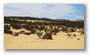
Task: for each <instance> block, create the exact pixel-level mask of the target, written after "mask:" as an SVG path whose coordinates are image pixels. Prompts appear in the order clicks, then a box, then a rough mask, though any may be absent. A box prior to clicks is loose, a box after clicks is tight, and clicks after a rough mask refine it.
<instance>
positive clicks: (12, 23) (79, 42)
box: [4, 17, 84, 49]
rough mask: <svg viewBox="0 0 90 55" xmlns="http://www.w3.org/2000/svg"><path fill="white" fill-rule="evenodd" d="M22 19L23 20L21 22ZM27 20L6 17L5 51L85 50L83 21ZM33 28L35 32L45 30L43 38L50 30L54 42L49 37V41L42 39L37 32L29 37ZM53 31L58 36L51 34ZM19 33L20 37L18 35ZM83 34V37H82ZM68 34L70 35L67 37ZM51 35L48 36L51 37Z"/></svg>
mask: <svg viewBox="0 0 90 55" xmlns="http://www.w3.org/2000/svg"><path fill="white" fill-rule="evenodd" d="M20 18H22V19H23V20H20ZM27 18H29V17H27ZM27 18H25V17H18V19H16V18H15V17H14V18H12V17H11V18H10V17H5V19H4V21H5V22H4V48H5V49H84V25H83V24H84V22H83V21H80V22H77V21H74V22H73V21H67V20H65V21H61V20H60V21H58V20H50V19H42V20H41V19H40V20H39V19H37V18H33V17H30V19H31V20H28V19H27ZM26 19H27V20H26ZM32 19H33V20H32ZM42 23H43V24H42ZM18 24H19V25H18ZM36 24H37V25H36ZM56 24H58V25H59V24H61V25H59V26H58V25H57V26H56ZM62 24H63V25H64V26H63V25H62ZM25 25H26V26H25ZM35 25H36V26H35ZM42 25H44V28H42V27H43V26H42ZM50 25H51V26H50ZM68 25H69V26H68ZM32 26H33V28H36V29H35V30H39V31H40V30H41V29H43V31H42V32H43V34H42V36H41V37H43V36H44V35H45V33H48V32H47V31H48V29H49V31H50V33H49V35H52V38H51V39H52V40H51V39H48V38H47V37H46V38H47V39H42V38H40V37H39V36H38V35H37V31H36V33H35V34H30V35H27V34H29V33H31V31H32V30H33V28H32ZM45 26H46V27H45ZM77 27H78V28H77ZM81 27H82V28H81ZM38 28H39V29H38ZM63 28H64V29H63ZM80 28H81V31H80ZM45 29H46V31H45ZM67 30H68V31H67ZM75 30H76V31H75ZM21 31H25V32H26V33H27V34H25V33H23V34H21V33H20V32H21ZM51 31H53V32H56V34H57V35H53V34H52V33H53V32H52V33H51ZM58 31H59V32H58ZM66 32H68V33H66ZM17 33H18V34H19V35H17ZM81 33H82V34H83V35H81ZM39 34H40V33H39ZM67 34H69V35H68V36H67ZM74 34H75V35H74ZM49 35H47V36H48V37H49ZM73 35H74V36H73Z"/></svg>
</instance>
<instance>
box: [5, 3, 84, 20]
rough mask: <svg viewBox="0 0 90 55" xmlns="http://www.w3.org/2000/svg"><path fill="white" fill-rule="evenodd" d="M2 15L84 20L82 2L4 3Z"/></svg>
mask: <svg viewBox="0 0 90 55" xmlns="http://www.w3.org/2000/svg"><path fill="white" fill-rule="evenodd" d="M4 16H30V17H38V18H51V19H68V20H76V19H78V20H84V4H39V3H38V4H35V3H32V4H23V3H20V4H5V5H4Z"/></svg>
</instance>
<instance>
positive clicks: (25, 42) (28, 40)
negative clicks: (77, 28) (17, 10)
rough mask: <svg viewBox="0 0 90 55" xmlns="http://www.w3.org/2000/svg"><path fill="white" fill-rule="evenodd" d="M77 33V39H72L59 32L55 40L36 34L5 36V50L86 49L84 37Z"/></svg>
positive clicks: (54, 37)
mask: <svg viewBox="0 0 90 55" xmlns="http://www.w3.org/2000/svg"><path fill="white" fill-rule="evenodd" d="M23 30H24V29H23ZM14 31H15V30H14ZM16 31H17V32H18V31H20V30H16ZM16 31H15V32H16ZM75 33H76V34H77V37H73V39H71V38H68V37H67V36H66V33H64V32H59V33H57V35H53V36H52V38H53V40H47V39H40V38H38V36H37V35H36V34H31V35H24V34H19V36H12V35H10V34H4V48H5V49H84V35H83V36H80V34H79V33H78V32H75ZM72 34H73V33H72ZM77 38H80V40H77Z"/></svg>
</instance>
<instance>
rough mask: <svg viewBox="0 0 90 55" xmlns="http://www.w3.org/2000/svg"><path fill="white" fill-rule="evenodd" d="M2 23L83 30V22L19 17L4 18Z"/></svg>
mask: <svg viewBox="0 0 90 55" xmlns="http://www.w3.org/2000/svg"><path fill="white" fill-rule="evenodd" d="M15 19H19V20H44V21H48V22H49V23H47V22H33V23H32V22H26V21H18V20H15ZM4 23H8V24H12V25H13V24H29V25H36V24H37V25H62V26H70V27H78V28H84V21H80V22H77V21H74V22H73V21H69V20H53V19H49V18H37V17H21V16H17V17H15V16H10V17H7V16H4Z"/></svg>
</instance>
